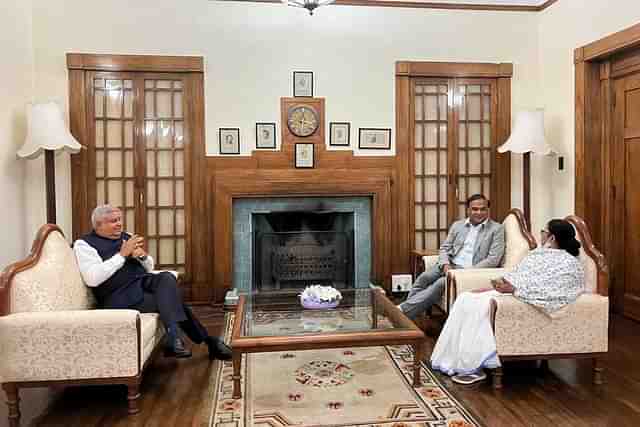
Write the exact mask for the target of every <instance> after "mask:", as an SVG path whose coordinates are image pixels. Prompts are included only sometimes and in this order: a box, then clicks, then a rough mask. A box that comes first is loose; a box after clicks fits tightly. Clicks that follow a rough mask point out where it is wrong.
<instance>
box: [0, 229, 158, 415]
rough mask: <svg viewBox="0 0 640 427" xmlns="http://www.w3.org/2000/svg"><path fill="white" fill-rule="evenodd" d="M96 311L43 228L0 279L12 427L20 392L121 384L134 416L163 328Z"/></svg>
mask: <svg viewBox="0 0 640 427" xmlns="http://www.w3.org/2000/svg"><path fill="white" fill-rule="evenodd" d="M94 306H95V303H94V299H93V295H92V293H91V291H90V289H89V288H87V287H86V286H85V285H84V283H83V282H82V277H81V276H80V270H79V269H78V265H77V263H76V258H75V255H74V253H73V250H72V249H71V247H70V246H69V243H68V242H67V241H66V240H65V238H64V236H63V234H62V232H61V231H60V229H59V228H58V227H57V226H55V225H51V224H47V225H44V226H42V227H41V228H40V230H39V232H38V235H37V237H36V239H35V241H34V242H33V246H32V249H31V253H30V254H29V256H28V257H27V259H25V260H23V261H20V262H17V263H15V264H12V265H10V266H8V267H7V268H6V269H5V270H4V271H3V272H2V274H1V275H0V382H1V383H2V388H3V389H4V391H5V393H6V395H7V404H8V407H9V422H10V425H11V426H12V427H13V426H18V425H19V422H20V421H19V420H20V410H19V390H20V388H22V387H46V386H50V385H71V384H124V385H126V386H127V387H128V400H129V413H136V412H138V410H139V409H138V406H137V399H138V397H139V391H138V390H139V384H140V380H141V375H142V372H143V370H144V368H145V367H146V366H147V364H148V362H149V361H150V360H151V356H152V353H154V352H155V350H157V349H159V348H160V347H161V346H160V345H158V344H159V343H160V342H161V341H162V338H163V336H164V328H163V327H162V326H161V323H160V321H159V319H158V315H157V314H154V313H153V314H141V313H139V312H138V311H135V310H93V308H94Z"/></svg>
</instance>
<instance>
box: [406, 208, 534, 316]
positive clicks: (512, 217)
mask: <svg viewBox="0 0 640 427" xmlns="http://www.w3.org/2000/svg"><path fill="white" fill-rule="evenodd" d="M502 224H503V225H504V235H505V253H504V258H503V259H502V265H501V267H500V268H483V269H466V270H449V273H448V275H447V287H446V291H445V293H444V294H443V295H442V300H441V301H440V304H438V307H439V308H440V309H441V310H442V311H444V312H445V313H448V312H449V309H450V308H451V305H452V304H453V302H454V301H455V299H456V296H457V295H458V294H459V293H460V292H464V290H465V289H464V288H461V287H460V286H465V285H466V282H462V284H459V283H457V282H456V281H455V277H456V275H457V274H459V273H460V272H463V271H464V272H468V271H474V272H477V274H478V275H479V276H482V277H483V278H484V277H486V278H488V279H493V278H496V277H501V276H502V275H503V274H504V273H505V272H506V271H508V270H509V269H511V268H513V267H514V266H515V265H516V264H517V263H518V262H520V260H522V258H524V257H525V256H526V255H527V253H528V252H529V251H530V250H531V249H534V248H535V247H536V241H535V239H534V237H533V236H532V235H531V233H530V232H529V231H528V229H527V226H526V223H525V219H524V215H523V214H522V211H521V210H520V209H517V208H514V209H512V210H510V211H509V213H507V216H505V218H504V220H503V221H502ZM419 260H420V262H419V264H418V265H419V267H418V268H414V269H415V270H417V271H416V277H417V274H419V273H421V272H422V271H425V270H426V269H428V268H431V267H432V266H434V265H436V264H437V263H438V255H437V251H434V254H433V255H425V256H421V257H420V259H419Z"/></svg>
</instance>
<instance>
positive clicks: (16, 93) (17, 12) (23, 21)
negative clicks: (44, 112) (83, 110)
mask: <svg viewBox="0 0 640 427" xmlns="http://www.w3.org/2000/svg"><path fill="white" fill-rule="evenodd" d="M31 42H32V40H31V1H30V0H29V1H24V2H10V3H9V4H7V5H3V7H2V13H0V52H2V55H0V58H1V59H0V60H1V61H2V64H0V77H1V78H0V80H1V81H2V84H0V100H2V102H0V195H1V196H2V201H3V207H2V223H3V230H2V242H3V244H2V250H1V251H0V269H2V268H4V267H5V266H6V265H8V264H10V263H12V262H14V261H17V260H18V259H21V258H23V257H24V256H25V255H26V253H27V251H28V246H29V243H30V240H29V239H33V236H30V237H26V234H25V221H24V217H25V208H24V206H25V205H24V184H25V178H24V169H25V168H24V165H25V161H23V160H18V159H17V158H16V151H18V148H20V146H21V145H22V143H23V142H24V137H25V134H26V122H25V104H26V103H27V102H29V101H30V100H31V95H32V93H33V52H32V43H31Z"/></svg>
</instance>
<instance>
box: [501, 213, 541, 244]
mask: <svg viewBox="0 0 640 427" xmlns="http://www.w3.org/2000/svg"><path fill="white" fill-rule="evenodd" d="M509 215H514V216H515V217H516V219H517V220H518V225H519V226H520V233H522V236H523V237H524V238H525V239H527V243H528V244H529V250H533V249H535V248H536V247H537V246H538V243H537V242H536V239H535V237H533V234H531V232H530V231H529V227H528V225H527V221H526V220H525V218H524V214H523V213H522V211H521V210H520V209H518V208H513V209H511V210H510V211H509V212H508V213H507V215H506V216H505V218H506V217H507V216H509Z"/></svg>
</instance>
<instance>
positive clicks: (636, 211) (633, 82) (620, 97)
mask: <svg viewBox="0 0 640 427" xmlns="http://www.w3.org/2000/svg"><path fill="white" fill-rule="evenodd" d="M613 111H614V117H613V125H614V134H613V139H614V141H613V143H614V158H613V160H614V163H613V164H614V165H616V167H614V168H612V169H613V182H614V186H615V194H614V197H615V199H614V203H615V205H616V206H617V207H620V208H621V209H620V208H619V209H614V215H615V217H614V218H615V220H614V223H615V224H617V226H614V227H615V231H614V234H613V235H614V239H613V245H614V250H615V253H614V257H615V259H613V260H611V261H612V263H614V264H615V271H616V280H615V287H616V289H615V295H616V296H617V297H616V299H615V304H616V307H615V308H616V311H618V312H620V311H621V312H622V313H623V314H624V315H625V316H627V317H631V318H633V319H636V320H640V269H638V267H637V265H636V263H637V261H638V260H639V259H640V191H638V190H637V189H636V188H635V186H636V185H638V183H640V73H635V74H632V75H630V76H627V77H624V78H621V79H618V80H616V82H615V105H614V110H613ZM620 305H622V307H620Z"/></svg>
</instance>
